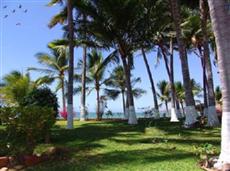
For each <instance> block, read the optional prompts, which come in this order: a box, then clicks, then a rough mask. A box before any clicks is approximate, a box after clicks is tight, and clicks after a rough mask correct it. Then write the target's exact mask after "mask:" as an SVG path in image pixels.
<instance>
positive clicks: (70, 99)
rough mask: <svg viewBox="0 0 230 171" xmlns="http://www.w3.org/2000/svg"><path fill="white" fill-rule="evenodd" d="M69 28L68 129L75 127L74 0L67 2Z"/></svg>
mask: <svg viewBox="0 0 230 171" xmlns="http://www.w3.org/2000/svg"><path fill="white" fill-rule="evenodd" d="M67 10H68V29H69V77H68V98H67V100H68V109H67V113H68V115H67V129H73V75H74V27H73V6H72V0H68V2H67Z"/></svg>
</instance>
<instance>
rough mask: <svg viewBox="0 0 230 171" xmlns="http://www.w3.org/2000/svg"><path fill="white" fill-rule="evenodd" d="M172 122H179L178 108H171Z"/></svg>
mask: <svg viewBox="0 0 230 171" xmlns="http://www.w3.org/2000/svg"><path fill="white" fill-rule="evenodd" d="M170 122H179V120H178V118H177V114H176V109H175V108H171V119H170Z"/></svg>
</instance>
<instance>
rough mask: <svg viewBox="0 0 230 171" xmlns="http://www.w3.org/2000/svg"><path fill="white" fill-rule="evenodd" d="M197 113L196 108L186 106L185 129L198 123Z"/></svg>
mask: <svg viewBox="0 0 230 171" xmlns="http://www.w3.org/2000/svg"><path fill="white" fill-rule="evenodd" d="M197 117H198V114H197V111H196V109H195V106H186V107H185V123H184V126H185V127H187V126H188V127H189V126H190V125H192V124H194V123H196V122H197Z"/></svg>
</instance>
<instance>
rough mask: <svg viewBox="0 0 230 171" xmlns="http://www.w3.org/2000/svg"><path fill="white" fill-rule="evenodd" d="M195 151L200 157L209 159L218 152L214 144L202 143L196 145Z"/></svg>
mask: <svg viewBox="0 0 230 171" xmlns="http://www.w3.org/2000/svg"><path fill="white" fill-rule="evenodd" d="M193 148H194V151H195V154H196V155H197V156H199V157H200V159H205V160H206V159H208V158H209V157H210V156H212V155H215V154H217V149H216V148H215V146H213V145H212V144H208V143H205V144H202V145H200V146H194V147H193Z"/></svg>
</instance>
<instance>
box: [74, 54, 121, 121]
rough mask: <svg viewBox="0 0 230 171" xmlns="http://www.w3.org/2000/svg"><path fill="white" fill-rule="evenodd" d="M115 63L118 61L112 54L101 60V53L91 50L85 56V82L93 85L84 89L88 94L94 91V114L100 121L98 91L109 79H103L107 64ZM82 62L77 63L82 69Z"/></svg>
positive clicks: (100, 112) (99, 97)
mask: <svg viewBox="0 0 230 171" xmlns="http://www.w3.org/2000/svg"><path fill="white" fill-rule="evenodd" d="M112 62H115V63H117V62H118V60H117V58H116V56H114V54H110V55H109V56H108V57H106V58H105V59H103V57H102V53H101V52H98V51H96V50H92V52H91V53H89V54H88V55H87V61H86V63H87V65H86V69H87V70H86V71H87V72H86V82H87V83H94V86H93V87H87V88H86V89H87V90H88V91H89V93H90V92H92V90H94V89H95V90H96V97H97V99H96V101H97V107H96V114H97V120H101V118H102V114H103V113H102V110H101V109H102V106H101V105H100V102H101V95H100V90H101V89H102V86H103V85H105V83H106V82H108V81H109V80H110V78H105V71H106V69H107V66H108V64H110V63H112ZM82 65H83V61H80V62H79V66H80V67H81V68H82ZM76 79H77V81H80V79H79V76H78V75H76ZM76 90H79V88H76Z"/></svg>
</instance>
